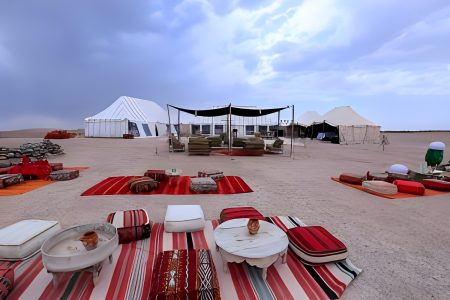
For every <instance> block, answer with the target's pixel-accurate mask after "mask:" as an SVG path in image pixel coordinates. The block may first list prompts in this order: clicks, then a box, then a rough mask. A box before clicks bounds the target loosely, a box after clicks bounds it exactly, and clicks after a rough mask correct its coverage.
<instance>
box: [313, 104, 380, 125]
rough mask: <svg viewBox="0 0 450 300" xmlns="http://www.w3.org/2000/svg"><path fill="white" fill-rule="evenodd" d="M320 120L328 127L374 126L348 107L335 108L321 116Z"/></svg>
mask: <svg viewBox="0 0 450 300" xmlns="http://www.w3.org/2000/svg"><path fill="white" fill-rule="evenodd" d="M320 120H323V121H325V122H327V123H328V124H330V125H336V126H338V125H345V126H354V125H369V126H375V123H374V122H372V121H369V120H367V119H366V118H363V117H362V116H361V115H359V114H358V113H357V112H356V111H354V110H353V109H352V108H351V107H350V106H340V107H335V108H333V109H332V110H330V111H329V112H327V113H326V114H324V115H323V116H321V118H320Z"/></svg>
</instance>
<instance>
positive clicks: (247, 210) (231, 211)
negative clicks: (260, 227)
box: [220, 207, 266, 223]
mask: <svg viewBox="0 0 450 300" xmlns="http://www.w3.org/2000/svg"><path fill="white" fill-rule="evenodd" d="M241 218H249V219H258V220H262V221H265V220H266V219H265V218H264V216H263V215H262V214H261V213H260V212H259V211H257V210H256V209H254V208H253V207H233V208H225V209H224V210H222V212H221V213H220V223H223V222H225V221H229V220H233V219H241Z"/></svg>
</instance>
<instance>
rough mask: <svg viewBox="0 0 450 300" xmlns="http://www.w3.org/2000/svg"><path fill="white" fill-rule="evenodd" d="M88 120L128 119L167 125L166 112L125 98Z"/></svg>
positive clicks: (148, 103)
mask: <svg viewBox="0 0 450 300" xmlns="http://www.w3.org/2000/svg"><path fill="white" fill-rule="evenodd" d="M88 119H100V120H101V119H107V120H108V119H116V120H124V119H128V120H130V121H133V122H136V121H139V122H142V123H152V122H158V123H165V124H168V123H169V122H168V117H167V112H166V111H165V110H164V109H162V108H161V107H160V106H159V105H158V104H156V103H155V102H153V101H149V100H142V99H137V98H132V97H126V96H122V97H120V98H119V99H117V100H116V101H115V102H114V103H113V104H111V105H110V106H108V107H107V108H106V109H105V110H104V111H102V112H100V113H98V114H96V115H95V116H92V117H89V118H87V119H86V120H88Z"/></svg>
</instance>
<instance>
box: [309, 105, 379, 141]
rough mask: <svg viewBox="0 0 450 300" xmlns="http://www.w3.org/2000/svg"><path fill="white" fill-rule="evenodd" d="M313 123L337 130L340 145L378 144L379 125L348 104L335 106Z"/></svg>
mask: <svg viewBox="0 0 450 300" xmlns="http://www.w3.org/2000/svg"><path fill="white" fill-rule="evenodd" d="M320 119H321V120H322V121H321V122H317V121H316V122H315V124H322V125H323V126H324V125H325V124H328V125H330V126H333V127H336V128H337V129H338V131H339V143H340V144H341V145H354V144H379V143H380V129H381V126H377V125H375V123H373V122H372V121H369V120H367V119H366V118H363V117H362V116H361V115H359V114H358V113H357V112H356V111H354V110H353V109H352V108H351V107H350V106H340V107H335V108H333V109H332V110H330V111H329V112H327V113H326V114H324V115H322V117H321V118H320Z"/></svg>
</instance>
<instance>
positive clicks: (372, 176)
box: [366, 171, 389, 181]
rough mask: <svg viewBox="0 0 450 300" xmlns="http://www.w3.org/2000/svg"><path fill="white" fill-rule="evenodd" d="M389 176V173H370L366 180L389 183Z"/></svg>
mask: <svg viewBox="0 0 450 300" xmlns="http://www.w3.org/2000/svg"><path fill="white" fill-rule="evenodd" d="M388 176H389V174H388V173H374V172H370V171H368V172H367V175H366V178H367V180H377V181H387V178H388Z"/></svg>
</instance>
